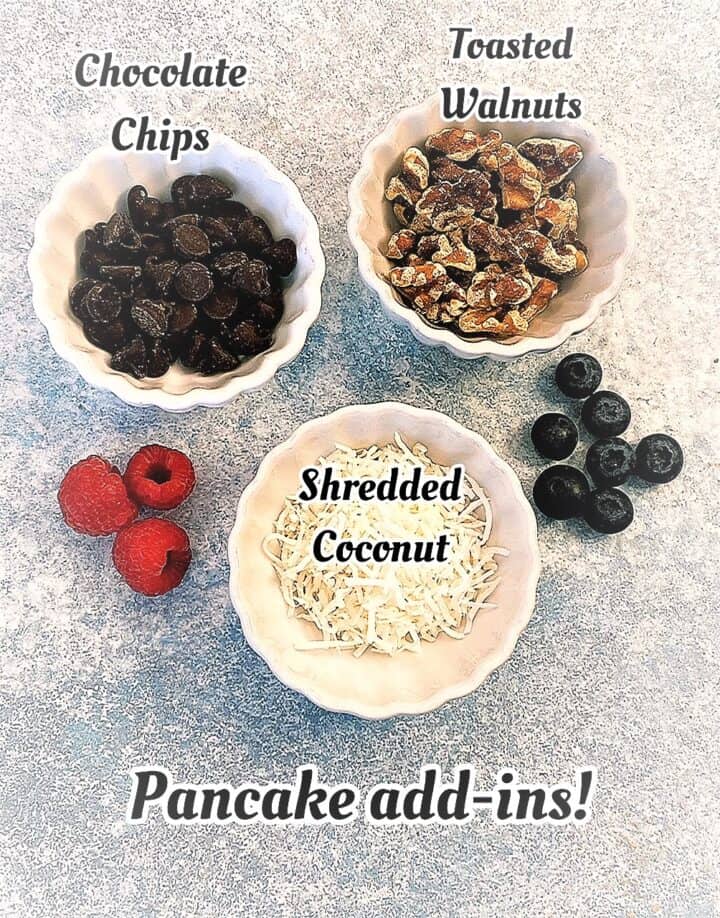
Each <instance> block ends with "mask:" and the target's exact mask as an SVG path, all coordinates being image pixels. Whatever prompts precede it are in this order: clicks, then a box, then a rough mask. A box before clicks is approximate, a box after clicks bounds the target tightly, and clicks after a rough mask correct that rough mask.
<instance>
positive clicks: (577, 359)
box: [555, 354, 602, 398]
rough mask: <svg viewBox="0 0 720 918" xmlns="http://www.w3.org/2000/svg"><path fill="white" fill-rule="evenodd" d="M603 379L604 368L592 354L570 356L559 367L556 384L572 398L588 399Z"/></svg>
mask: <svg viewBox="0 0 720 918" xmlns="http://www.w3.org/2000/svg"><path fill="white" fill-rule="evenodd" d="M601 379H602V367H601V366H600V364H599V363H598V362H597V360H596V359H595V358H594V357H591V356H590V354H568V356H567V357H564V358H563V359H562V360H561V361H560V363H559V364H558V365H557V369H556V370H555V382H556V383H557V384H558V388H559V389H560V391H561V392H562V393H564V394H565V395H568V396H569V397H570V398H587V397H588V395H592V393H593V392H594V391H595V390H596V389H597V387H598V386H599V385H600V380H601Z"/></svg>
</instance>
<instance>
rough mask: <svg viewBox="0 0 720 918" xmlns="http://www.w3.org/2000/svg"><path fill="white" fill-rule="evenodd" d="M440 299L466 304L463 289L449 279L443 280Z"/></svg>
mask: <svg viewBox="0 0 720 918" xmlns="http://www.w3.org/2000/svg"><path fill="white" fill-rule="evenodd" d="M442 298H443V300H460V301H461V302H463V303H466V302H467V296H466V293H465V288H464V287H461V286H460V284H458V282H457V281H454V280H453V279H452V278H451V277H447V278H446V279H445V284H444V285H443V295H442Z"/></svg>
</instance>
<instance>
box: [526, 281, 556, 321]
mask: <svg viewBox="0 0 720 918" xmlns="http://www.w3.org/2000/svg"><path fill="white" fill-rule="evenodd" d="M533 284H534V286H533V291H532V293H531V294H530V298H529V299H527V300H525V302H524V303H523V304H522V305H521V306H518V312H519V313H520V315H521V316H522V317H523V319H525V321H526V322H529V321H530V320H531V319H534V318H535V316H536V315H538V313H541V312H542V311H543V309H545V308H546V307H547V306H548V304H549V303H550V300H552V298H553V297H554V296H556V295H557V292H558V285H557V284H556V283H555V281H553V280H550V279H549V278H548V277H533Z"/></svg>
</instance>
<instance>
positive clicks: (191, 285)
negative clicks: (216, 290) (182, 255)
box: [175, 261, 213, 303]
mask: <svg viewBox="0 0 720 918" xmlns="http://www.w3.org/2000/svg"><path fill="white" fill-rule="evenodd" d="M175 290H176V291H177V292H178V295H179V296H181V297H182V298H183V299H184V300H188V301H189V302H191V303H199V302H200V301H201V300H204V299H205V297H207V296H209V295H210V294H211V293H212V291H213V279H212V277H211V275H210V272H209V271H208V269H207V268H206V267H205V265H203V264H201V263H200V262H199V261H189V262H187V264H184V265H183V266H182V267H181V268H180V270H179V271H178V272H177V274H176V275H175Z"/></svg>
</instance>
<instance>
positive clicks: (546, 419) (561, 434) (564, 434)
mask: <svg viewBox="0 0 720 918" xmlns="http://www.w3.org/2000/svg"><path fill="white" fill-rule="evenodd" d="M530 436H531V437H532V441H533V443H534V444H535V449H536V450H537V451H538V452H539V453H540V455H541V456H546V457H547V458H548V459H567V457H568V456H569V455H570V453H572V451H573V450H574V449H575V447H576V446H577V442H578V431H577V427H576V426H575V424H574V422H573V421H571V420H570V418H569V417H567V416H566V415H564V414H558V413H557V412H554V411H551V412H549V413H548V414H542V415H540V417H539V418H538V419H537V421H535V423H534V424H533V428H532V431H531V434H530Z"/></svg>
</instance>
